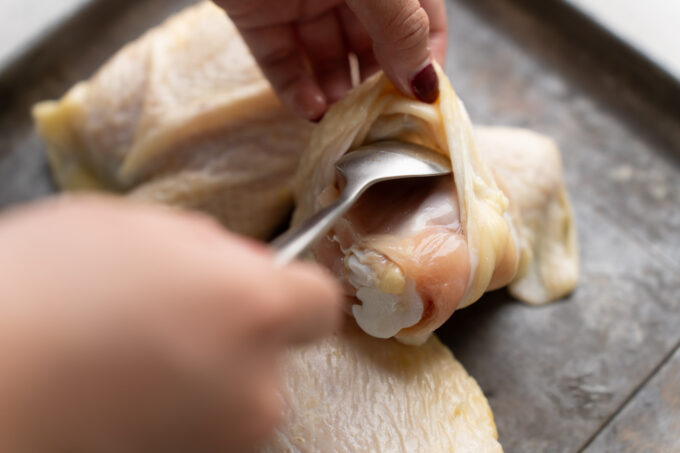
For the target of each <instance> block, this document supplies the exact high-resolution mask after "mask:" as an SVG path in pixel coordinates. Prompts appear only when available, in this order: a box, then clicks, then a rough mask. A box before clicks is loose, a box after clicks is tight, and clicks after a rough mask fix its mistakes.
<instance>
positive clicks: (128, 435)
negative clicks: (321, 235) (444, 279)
mask: <svg viewBox="0 0 680 453" xmlns="http://www.w3.org/2000/svg"><path fill="white" fill-rule="evenodd" d="M0 250H2V254H0V370H2V372H0V451H7V452H9V451H12V452H22V453H28V452H30V453H38V452H50V453H55V452H65V451H68V452H88V453H92V452H110V451H125V452H149V451H166V452H174V451H178V452H186V451H192V452H204V451H205V452H216V451H239V450H240V449H243V448H246V447H249V446H252V442H253V441H255V440H257V439H260V438H261V437H262V436H263V435H266V434H267V433H268V431H269V430H270V429H271V428H272V427H273V425H274V423H275V422H276V421H277V420H278V418H279V417H280V414H281V410H282V408H281V407H280V405H281V400H280V398H279V396H278V394H277V391H276V390H277V376H276V360H277V357H278V356H279V355H280V354H281V353H282V352H283V350H284V349H285V348H286V347H287V346H289V345H292V344H296V343H298V342H303V341H308V340H312V339H315V338H317V337H319V336H321V335H325V334H328V333H330V332H331V331H332V330H333V329H335V328H336V327H337V326H338V323H339V321H340V296H339V295H340V290H339V289H338V287H337V284H336V283H335V282H334V281H333V280H332V279H331V278H330V277H328V276H327V275H326V274H325V273H324V272H323V271H321V270H319V269H317V268H316V267H314V266H312V265H308V264H293V265H291V266H289V267H287V268H285V269H279V268H277V267H276V266H275V265H274V262H273V259H272V256H271V254H270V252H268V250H267V249H266V248H265V247H263V246H261V245H259V244H256V243H250V242H247V241H246V240H244V239H241V238H238V237H235V236H233V235H230V234H227V233H225V232H224V231H222V230H221V229H220V227H218V226H217V225H216V224H214V223H212V222H211V221H209V220H207V219H206V218H203V217H202V216H198V215H193V214H181V213H177V212H173V211H171V210H169V209H165V208H160V207H149V206H142V205H136V204H132V203H126V202H124V201H117V200H112V199H104V198H102V199H98V198H84V199H83V198H75V199H69V200H60V201H52V202H48V203H41V204H39V205H37V206H33V207H28V208H22V209H19V210H18V211H16V212H13V213H10V214H7V215H5V216H4V217H3V218H0Z"/></svg>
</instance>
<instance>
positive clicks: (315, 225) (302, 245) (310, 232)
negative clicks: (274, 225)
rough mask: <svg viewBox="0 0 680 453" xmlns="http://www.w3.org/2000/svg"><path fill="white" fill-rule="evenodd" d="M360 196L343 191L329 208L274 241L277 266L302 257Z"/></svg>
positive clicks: (357, 193)
mask: <svg viewBox="0 0 680 453" xmlns="http://www.w3.org/2000/svg"><path fill="white" fill-rule="evenodd" d="M359 195H360V191H348V190H345V191H343V193H342V194H341V195H340V197H339V198H338V199H337V200H335V201H334V202H333V203H331V204H330V205H329V206H327V207H326V208H324V209H322V210H321V211H319V212H317V213H316V214H314V215H313V216H312V217H310V218H309V219H308V220H306V221H305V222H304V223H302V224H301V225H298V226H296V227H293V228H291V229H290V230H288V231H287V232H285V233H283V234H282V235H281V236H279V237H278V238H276V239H274V241H272V243H271V245H272V246H273V247H274V248H275V249H277V250H278V252H277V254H276V258H275V261H276V264H277V265H279V266H284V265H286V264H288V263H289V262H291V261H292V260H294V259H295V258H297V257H298V256H300V255H301V254H302V253H303V252H304V251H305V250H307V248H308V247H309V246H310V245H312V244H313V243H314V242H316V241H317V240H319V239H320V238H321V237H322V236H323V235H324V234H326V233H327V232H328V230H330V229H331V228H332V227H333V225H335V222H337V221H338V220H339V219H340V217H342V216H343V215H344V214H345V213H346V212H347V211H348V210H349V208H351V207H352V205H353V204H354V202H355V201H356V200H357V199H358V198H359Z"/></svg>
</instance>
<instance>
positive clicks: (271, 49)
mask: <svg viewBox="0 0 680 453" xmlns="http://www.w3.org/2000/svg"><path fill="white" fill-rule="evenodd" d="M241 35H242V36H243V39H244V40H245V41H246V43H247V44H248V47H250V51H251V52H252V53H253V56H254V57H255V60H257V62H258V64H259V65H260V68H261V69H262V72H264V74H265V76H266V77H267V79H269V82H270V83H271V84H272V87H273V88H274V90H275V91H276V92H277V93H278V95H279V97H280V99H281V101H282V102H283V103H284V104H285V105H286V107H288V108H289V109H290V110H292V111H293V112H295V113H297V114H298V115H299V116H301V117H303V118H306V119H310V120H313V119H317V118H320V117H321V116H322V115H323V114H324V112H325V111H326V109H327V102H326V99H325V97H324V95H323V92H322V91H321V89H320V88H319V85H318V84H317V83H316V82H315V81H314V79H313V78H312V77H311V76H310V74H309V73H308V72H307V71H306V69H305V65H304V62H303V58H302V54H301V53H300V49H299V48H298V44H297V41H296V38H295V34H294V31H293V27H292V26H291V25H289V24H282V25H272V26H266V27H261V28H248V29H242V30H241Z"/></svg>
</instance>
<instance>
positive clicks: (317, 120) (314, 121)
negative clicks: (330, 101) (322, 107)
mask: <svg viewBox="0 0 680 453" xmlns="http://www.w3.org/2000/svg"><path fill="white" fill-rule="evenodd" d="M324 116H326V114H325V113H322V114H321V116H319V117H317V118H314V119H312V120H309V121H311V122H312V123H316V124H319V123H320V122H321V120H322V119H323V117H324Z"/></svg>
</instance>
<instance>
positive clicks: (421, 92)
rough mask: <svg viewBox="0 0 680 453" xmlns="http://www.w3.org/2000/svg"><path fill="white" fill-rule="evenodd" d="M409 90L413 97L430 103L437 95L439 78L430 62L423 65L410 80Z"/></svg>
mask: <svg viewBox="0 0 680 453" xmlns="http://www.w3.org/2000/svg"><path fill="white" fill-rule="evenodd" d="M411 90H412V91H413V94H414V95H415V97H416V98H417V99H419V100H421V101H423V102H427V103H428V104H432V103H433V102H434V101H436V100H437V98H438V97H439V80H438V78H437V72H436V71H435V70H434V66H432V63H430V64H428V65H427V66H425V67H424V68H423V69H421V71H420V72H419V73H418V74H416V75H415V77H413V79H412V80H411Z"/></svg>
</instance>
